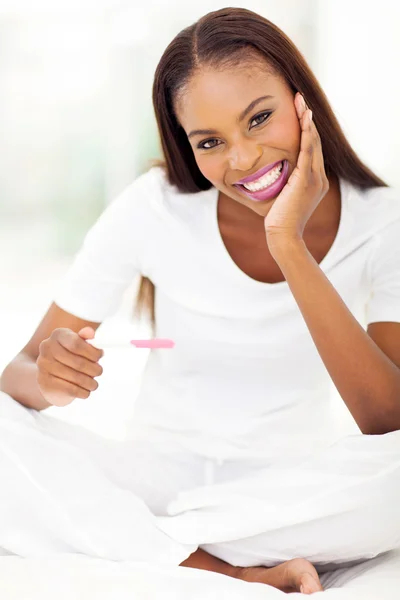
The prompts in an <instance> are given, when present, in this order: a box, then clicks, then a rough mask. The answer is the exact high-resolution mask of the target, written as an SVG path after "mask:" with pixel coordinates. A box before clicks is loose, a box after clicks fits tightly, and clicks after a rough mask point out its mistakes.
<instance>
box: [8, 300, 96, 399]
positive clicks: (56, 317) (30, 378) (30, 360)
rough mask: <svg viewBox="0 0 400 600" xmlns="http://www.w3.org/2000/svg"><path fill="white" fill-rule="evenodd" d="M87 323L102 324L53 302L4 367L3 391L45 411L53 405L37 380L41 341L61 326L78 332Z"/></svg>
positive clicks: (94, 325)
mask: <svg viewBox="0 0 400 600" xmlns="http://www.w3.org/2000/svg"><path fill="white" fill-rule="evenodd" d="M87 325H89V326H90V327H92V328H93V329H94V330H96V329H97V328H98V326H99V325H100V323H93V322H89V321H85V320H82V319H79V318H78V317H75V316H73V315H71V314H69V313H67V312H65V311H64V310H62V309H61V308H60V307H58V306H57V305H56V304H54V303H53V304H52V305H51V306H50V308H49V310H48V311H47V313H46V315H45V316H44V317H43V319H42V321H41V323H40V324H39V326H38V328H37V329H36V331H35V333H34V334H33V336H32V338H31V339H30V340H29V342H28V343H27V345H26V346H25V347H24V348H23V349H22V350H21V352H19V353H18V354H17V356H16V357H15V358H14V359H13V360H12V361H11V362H10V363H9V364H8V365H7V366H6V368H5V369H4V371H3V373H2V375H1V378H0V390H1V391H2V392H5V393H6V394H9V395H10V396H11V397H12V398H14V400H16V401H17V402H19V403H20V404H23V405H24V406H27V407H28V408H34V409H36V410H44V409H45V408H48V407H49V406H51V405H50V404H49V403H48V402H47V401H46V400H45V399H44V398H43V396H42V394H41V393H40V389H39V386H38V383H37V371H38V368H37V364H36V360H37V358H38V356H39V346H40V343H41V342H42V341H43V340H45V339H46V338H48V337H49V336H50V334H51V333H52V331H54V329H57V328H59V327H66V328H68V329H72V331H76V332H78V331H79V330H80V329H82V328H83V327H85V326H87Z"/></svg>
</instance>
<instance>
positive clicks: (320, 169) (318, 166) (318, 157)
mask: <svg viewBox="0 0 400 600" xmlns="http://www.w3.org/2000/svg"><path fill="white" fill-rule="evenodd" d="M311 130H312V135H313V138H314V154H313V161H312V165H311V169H312V171H313V172H314V173H316V174H318V175H319V176H320V177H321V179H322V181H325V180H326V182H327V178H326V173H325V161H324V153H323V150H322V142H321V137H320V135H319V132H318V129H317V126H316V124H315V122H314V120H312V123H311Z"/></svg>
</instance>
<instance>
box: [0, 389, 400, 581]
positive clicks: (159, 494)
mask: <svg viewBox="0 0 400 600" xmlns="http://www.w3.org/2000/svg"><path fill="white" fill-rule="evenodd" d="M0 478H1V482H2V485H1V494H0V547H2V548H3V549H4V551H6V552H9V553H15V554H18V555H20V556H26V557H28V556H29V557H41V556H50V555H53V554H54V553H68V552H75V553H76V552H78V553H83V554H88V555H91V556H95V557H100V558H107V559H111V560H139V561H153V562H158V563H160V564H161V563H164V564H179V563H180V562H182V561H183V560H185V558H187V557H188V556H189V555H190V554H191V553H192V552H194V551H195V550H196V548H198V547H199V546H201V547H202V548H203V549H204V550H206V551H208V552H209V553H210V554H213V555H214V556H217V557H219V558H221V559H223V560H225V561H227V562H229V563H231V564H234V565H238V566H253V565H265V566H273V565H276V564H279V563H280V562H282V561H284V560H288V559H290V558H294V557H299V556H301V557H304V558H307V559H309V560H310V561H311V562H313V564H314V565H315V566H316V567H317V569H318V571H319V572H320V573H323V572H325V571H329V570H332V569H337V568H338V567H341V568H342V570H343V568H344V567H348V566H349V564H352V563H357V562H358V563H360V562H362V561H365V560H366V559H370V558H372V557H375V556H377V555H380V554H382V553H385V552H388V551H390V550H392V549H395V548H399V547H400V510H399V506H400V432H394V433H390V434H386V435H382V436H362V435H355V436H349V437H346V438H343V439H342V440H340V441H339V442H337V443H336V444H334V445H333V446H331V447H330V448H328V449H327V450H326V451H323V452H320V453H319V454H318V455H315V456H312V457H310V458H308V459H307V460H305V461H302V462H301V463H300V464H294V465H293V466H290V465H287V466H283V467H282V466H280V467H279V468H275V467H270V466H269V467H265V465H262V464H260V463H258V464H256V463H252V462H250V461H248V460H244V461H239V460H235V461H226V462H223V463H222V464H218V463H217V462H216V461H212V460H209V459H205V458H203V457H201V456H197V455H193V454H190V453H188V452H187V451H185V450H184V449H183V448H181V447H179V445H178V444H173V443H168V444H166V443H160V442H157V443H156V442H151V441H140V442H139V441H127V442H113V441H110V440H106V439H103V438H101V437H100V436H97V435H95V434H93V433H91V432H89V431H87V430H85V429H84V428H80V427H77V426H74V425H69V424H66V423H64V422H62V421H59V420H57V419H55V418H53V417H51V416H49V415H48V414H46V413H45V412H41V413H39V412H36V411H33V410H30V409H27V408H25V407H23V406H21V405H20V404H18V403H17V402H15V401H14V400H13V399H12V398H10V397H9V396H7V395H6V394H4V393H1V392H0ZM378 560H379V559H378ZM371 562H373V561H371ZM364 564H365V563H364ZM360 567H362V568H363V565H359V567H358V568H360ZM353 568H357V567H353ZM328 576H330V577H331V576H332V573H330V574H329V573H327V577H328Z"/></svg>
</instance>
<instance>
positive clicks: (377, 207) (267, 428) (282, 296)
mask: <svg viewBox="0 0 400 600" xmlns="http://www.w3.org/2000/svg"><path fill="white" fill-rule="evenodd" d="M340 189H341V197H342V212H341V220H340V226H339V231H338V233H337V237H336V239H335V241H334V243H333V245H332V247H331V249H330V250H329V252H328V254H327V255H326V256H325V258H324V259H323V260H322V262H321V264H320V268H321V269H322V270H323V272H324V273H325V274H326V276H327V277H328V278H329V280H330V281H331V282H332V284H333V285H334V287H335V288H336V290H337V291H338V292H339V294H340V295H341V297H342V298H343V300H344V301H345V303H346V304H347V306H348V307H349V309H350V310H351V311H352V312H353V314H354V315H355V316H356V318H357V319H358V320H359V321H360V322H361V323H362V324H363V326H366V325H367V324H368V323H371V322H377V321H397V322H399V321H400V252H399V240H400V198H399V195H398V194H396V192H395V191H394V190H393V189H391V188H374V189H371V190H368V191H360V190H358V189H357V188H355V187H354V186H352V185H350V184H349V183H347V182H345V181H340ZM217 202H218V190H217V189H215V188H211V189H210V190H207V191H205V192H199V193H196V194H184V193H181V192H179V191H178V190H177V189H176V188H175V187H173V186H171V185H170V184H169V183H168V181H167V179H166V176H165V174H164V172H163V170H162V169H161V168H160V167H154V168H152V169H151V170H150V171H148V172H147V173H145V174H143V175H141V176H140V177H138V178H137V179H136V180H135V181H134V182H133V183H132V184H131V185H130V186H129V187H128V188H127V189H126V190H125V191H124V192H123V193H122V194H121V195H120V196H119V197H117V198H116V199H115V200H114V201H113V202H112V203H111V204H110V205H109V206H108V207H107V208H106V210H105V211H104V212H103V214H102V215H101V216H100V218H99V219H98V220H97V222H96V223H95V224H94V226H93V227H92V228H91V230H90V231H89V232H88V234H87V235H86V238H85V240H84V244H83V247H82V249H81V250H80V252H79V253H78V254H77V256H76V258H75V261H74V263H73V264H72V266H71V267H70V269H69V271H68V272H67V274H66V276H65V278H64V279H63V280H62V282H61V285H60V287H59V289H58V290H57V293H56V295H55V299H54V300H55V302H56V303H57V304H58V305H59V306H60V307H61V308H62V309H64V310H65V311H67V312H69V313H72V314H74V315H76V316H78V317H80V318H82V319H87V320H90V321H97V322H101V321H103V320H104V319H105V318H106V317H108V316H110V315H112V314H113V313H114V312H115V310H116V309H117V307H118V306H119V303H120V301H121V297H122V294H123V292H124V291H125V289H126V288H127V287H128V286H129V285H130V284H131V283H132V281H133V278H134V277H136V276H137V275H138V274H139V273H141V274H143V275H146V276H147V277H149V278H150V279H151V281H152V282H153V283H154V284H155V286H156V305H155V309H156V335H157V337H162V338H172V339H173V340H175V342H176V346H175V348H174V349H173V350H153V351H151V352H150V353H149V358H148V361H147V363H146V368H145V371H144V374H143V377H142V382H141V389H140V393H139V397H138V398H137V400H136V404H135V416H134V421H133V424H132V435H133V436H135V437H141V436H144V437H146V438H149V437H153V438H155V439H170V438H171V437H172V438H173V439H174V440H178V441H179V442H181V443H182V444H183V445H184V446H185V447H186V448H188V449H189V450H191V451H193V452H197V453H199V454H202V455H205V456H210V457H219V458H221V459H229V458H236V459H237V458H240V457H243V458H249V457H254V458H257V457H260V458H262V460H265V459H267V460H269V459H271V460H275V459H276V458H277V457H280V458H281V459H282V458H284V457H285V456H291V455H295V456H297V455H300V454H301V453H307V452H308V451H309V449H310V448H315V447H316V446H318V445H319V444H326V443H329V441H330V440H333V439H334V438H335V435H336V432H335V430H334V426H333V422H332V418H331V413H330V410H329V407H330V402H329V400H330V388H331V380H330V377H329V374H328V372H327V370H326V368H325V366H324V364H323V362H322V360H321V358H320V356H319V354H318V351H317V349H316V347H315V345H314V343H313V340H312V338H311V335H310V333H309V331H308V329H307V326H306V325H305V322H304V320H303V318H302V315H301V313H300V311H299V308H298V306H297V304H296V301H295V300H294V297H293V295H292V294H291V292H290V289H289V286H288V285H287V283H286V282H285V281H284V282H281V283H274V284H269V283H262V282H259V281H256V280H255V279H252V278H251V277H249V276H248V275H246V274H245V273H244V272H243V271H242V270H241V269H240V268H239V267H238V266H237V265H236V264H235V262H234V261H233V260H232V258H231V257H230V255H229V253H228V251H227V249H226V248H225V245H224V243H223V240H222V238H221V235H220V231H219V227H218V220H217ZM326 318H327V319H328V318H329V314H327V315H326Z"/></svg>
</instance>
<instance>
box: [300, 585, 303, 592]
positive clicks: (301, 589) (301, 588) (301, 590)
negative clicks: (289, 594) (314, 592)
mask: <svg viewBox="0 0 400 600" xmlns="http://www.w3.org/2000/svg"><path fill="white" fill-rule="evenodd" d="M300 594H304V588H303V586H302V585H301V586H300Z"/></svg>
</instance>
